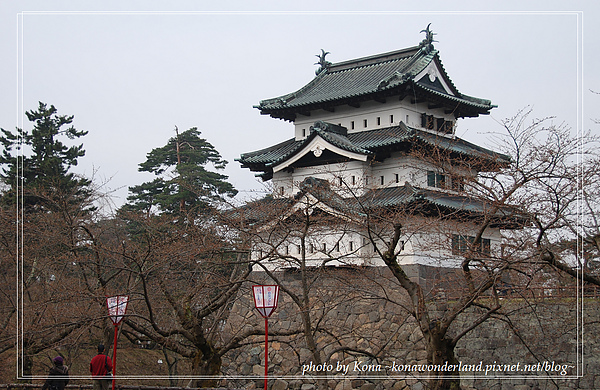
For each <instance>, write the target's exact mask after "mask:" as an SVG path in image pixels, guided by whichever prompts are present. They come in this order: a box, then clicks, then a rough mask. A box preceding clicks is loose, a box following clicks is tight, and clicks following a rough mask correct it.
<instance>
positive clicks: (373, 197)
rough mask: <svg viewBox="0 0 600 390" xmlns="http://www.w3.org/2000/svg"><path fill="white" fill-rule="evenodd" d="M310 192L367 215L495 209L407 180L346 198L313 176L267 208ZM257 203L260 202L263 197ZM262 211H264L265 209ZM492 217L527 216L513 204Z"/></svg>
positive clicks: (513, 221)
mask: <svg viewBox="0 0 600 390" xmlns="http://www.w3.org/2000/svg"><path fill="white" fill-rule="evenodd" d="M307 194H310V195H311V196H312V197H313V198H315V199H317V200H318V201H319V202H322V203H323V204H324V205H325V206H327V208H329V209H331V210H336V212H338V213H340V214H346V215H348V216H351V215H354V216H357V217H361V216H363V217H364V216H365V213H368V212H370V211H372V212H376V210H393V209H394V208H401V209H402V208H404V209H405V210H406V212H408V213H416V214H418V213H423V212H425V211H426V210H428V207H429V213H431V212H432V211H433V212H434V213H435V214H439V216H445V217H448V218H459V219H464V218H466V219H472V218H480V217H482V216H485V215H487V216H490V215H489V213H490V210H493V209H494V207H493V205H492V204H491V203H490V202H486V201H482V200H479V199H475V198H471V197H468V196H465V195H458V194H452V193H449V192H444V191H439V190H428V189H421V188H417V187H413V186H411V185H410V184H408V183H406V184H405V185H403V186H398V187H387V188H378V189H373V190H370V191H368V192H367V193H365V194H364V195H362V196H360V197H357V198H354V197H351V198H343V197H341V196H340V195H339V194H338V193H336V192H335V191H334V190H333V189H332V188H331V187H330V184H329V182H327V181H326V180H323V179H316V178H313V177H309V178H307V179H305V180H304V181H303V182H302V183H301V184H300V192H298V193H297V194H296V195H295V196H294V198H293V199H292V198H281V199H279V200H278V201H277V200H275V199H273V198H265V202H267V205H266V206H267V207H266V209H268V208H269V207H268V206H269V205H271V204H272V203H273V202H277V203H278V204H279V205H280V206H284V205H287V206H289V207H292V206H293V204H295V203H296V202H298V201H300V199H302V198H303V197H304V196H306V195H307ZM256 204H260V201H258V203H256ZM407 207H408V208H407ZM258 210H265V206H260V207H258ZM369 210H370V211H369ZM260 213H261V214H262V213H264V211H261V212H260ZM256 217H258V215H256ZM491 217H492V224H491V226H492V227H503V228H518V227H520V226H523V224H525V223H527V216H525V215H524V214H522V213H520V212H518V210H517V209H516V208H515V207H511V206H503V207H499V208H498V209H497V210H495V212H494V214H493V215H491Z"/></svg>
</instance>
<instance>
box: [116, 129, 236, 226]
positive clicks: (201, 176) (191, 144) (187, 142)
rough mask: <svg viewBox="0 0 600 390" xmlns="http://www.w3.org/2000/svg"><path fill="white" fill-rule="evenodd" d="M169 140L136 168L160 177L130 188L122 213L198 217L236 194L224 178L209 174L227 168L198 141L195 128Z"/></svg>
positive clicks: (210, 147) (207, 144)
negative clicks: (154, 211)
mask: <svg viewBox="0 0 600 390" xmlns="http://www.w3.org/2000/svg"><path fill="white" fill-rule="evenodd" d="M175 132H176V135H175V137H172V138H171V139H169V141H168V142H167V144H166V145H165V146H162V147H160V148H155V149H152V151H150V153H148V154H147V156H146V161H144V162H143V163H141V164H139V171H141V172H152V173H154V174H155V175H157V176H159V177H158V178H156V179H155V180H153V181H151V182H146V183H143V184H141V185H138V186H133V187H129V191H130V192H131V195H130V196H129V197H128V198H127V199H128V201H129V203H128V204H127V205H125V206H124V210H137V211H144V212H146V213H147V214H149V213H150V212H151V209H152V207H157V208H158V209H159V211H160V212H164V213H173V214H183V213H193V214H199V213H202V211H203V210H206V209H209V208H210V207H211V206H214V205H215V202H218V201H220V200H222V199H223V198H224V197H225V196H228V197H233V196H235V194H236V193H237V190H236V189H235V188H234V187H233V185H231V183H229V182H227V181H226V180H227V176H225V175H222V174H220V173H217V172H213V171H210V170H208V169H207V168H206V166H207V165H209V164H210V165H212V166H213V167H214V168H215V169H216V170H222V169H224V168H225V166H226V165H227V161H225V160H223V158H222V157H221V155H220V154H219V152H218V151H217V150H216V149H215V147H214V146H213V145H212V144H211V143H210V142H208V141H207V140H206V139H204V138H201V137H200V134H201V133H200V131H198V129H197V128H196V127H192V128H191V129H189V130H186V131H184V132H183V133H179V131H178V129H177V127H176V128H175Z"/></svg>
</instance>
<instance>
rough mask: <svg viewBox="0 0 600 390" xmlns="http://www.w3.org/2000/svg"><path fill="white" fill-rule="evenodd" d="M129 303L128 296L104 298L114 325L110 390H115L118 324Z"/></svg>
mask: <svg viewBox="0 0 600 390" xmlns="http://www.w3.org/2000/svg"><path fill="white" fill-rule="evenodd" d="M128 303H129V296H127V295H117V296H114V297H108V298H106V307H108V316H109V317H110V319H111V321H112V322H113V324H114V325H115V337H114V339H115V344H114V347H113V381H112V389H113V390H115V375H116V374H117V336H118V334H119V333H118V329H119V324H120V323H121V321H122V320H123V316H125V312H126V311H127V304H128Z"/></svg>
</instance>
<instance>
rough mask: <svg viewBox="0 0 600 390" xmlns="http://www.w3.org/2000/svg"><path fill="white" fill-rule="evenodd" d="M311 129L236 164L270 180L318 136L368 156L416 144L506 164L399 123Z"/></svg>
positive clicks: (459, 142)
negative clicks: (352, 130)
mask: <svg viewBox="0 0 600 390" xmlns="http://www.w3.org/2000/svg"><path fill="white" fill-rule="evenodd" d="M311 129H312V130H311V133H310V135H309V136H308V137H307V138H305V139H302V140H295V139H294V138H292V139H289V140H287V141H284V142H281V143H279V144H277V145H274V146H271V147H269V148H266V149H261V150H257V151H254V152H249V153H244V154H242V155H241V156H240V158H238V159H236V161H238V162H240V163H241V164H242V167H245V168H249V169H250V170H251V171H254V172H264V173H263V174H261V176H262V177H263V178H270V176H271V175H272V167H273V166H275V165H278V164H281V163H282V162H284V161H286V160H287V159H289V158H291V157H293V156H294V155H296V154H297V153H299V152H300V151H301V150H303V149H304V148H305V146H306V145H308V144H309V143H310V142H311V141H312V140H313V139H314V138H315V137H317V136H319V137H321V138H322V139H323V140H325V141H327V142H328V143H330V144H331V145H333V146H335V147H338V148H341V149H343V150H346V151H348V152H351V153H358V154H362V155H365V156H369V157H371V156H373V155H374V154H375V153H376V152H377V151H379V150H381V149H383V148H387V149H389V148H392V150H393V149H394V148H398V149H399V148H401V147H402V145H405V144H410V143H416V142H419V141H420V142H422V143H424V144H425V145H430V146H434V147H439V148H441V149H444V150H448V151H450V152H452V153H457V154H460V155H463V156H468V157H472V158H476V159H483V160H485V161H489V162H494V163H495V164H507V163H509V162H510V157H509V156H506V155H503V154H499V153H495V152H493V151H491V150H489V149H486V148H482V147H480V146H477V145H475V144H472V143H470V142H468V141H465V140H463V139H461V138H458V137H452V138H449V137H446V136H442V135H435V134H431V133H428V132H425V131H422V130H418V129H415V128H410V127H408V126H406V125H405V124H404V123H402V122H401V123H400V124H399V125H398V126H392V127H386V128H381V129H374V130H369V131H361V132H356V133H350V134H347V135H343V134H337V133H333V132H330V131H325V130H323V129H321V128H319V127H315V126H313V127H312V128H311ZM265 174H266V176H265Z"/></svg>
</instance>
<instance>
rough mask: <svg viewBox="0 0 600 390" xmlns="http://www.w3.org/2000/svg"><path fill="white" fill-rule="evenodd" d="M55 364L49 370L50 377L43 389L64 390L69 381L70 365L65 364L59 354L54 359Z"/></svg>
mask: <svg viewBox="0 0 600 390" xmlns="http://www.w3.org/2000/svg"><path fill="white" fill-rule="evenodd" d="M52 363H54V365H53V366H52V368H50V372H48V379H46V382H45V383H44V386H42V390H64V388H65V386H66V385H67V383H69V367H67V366H65V365H64V359H63V358H62V356H57V357H55V358H54V359H52Z"/></svg>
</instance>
